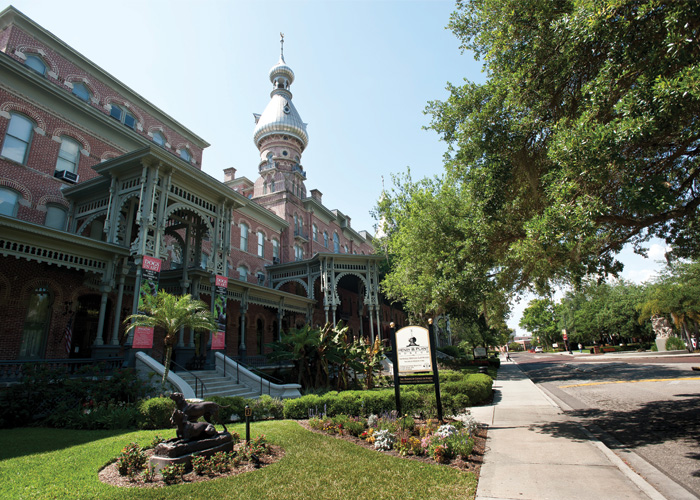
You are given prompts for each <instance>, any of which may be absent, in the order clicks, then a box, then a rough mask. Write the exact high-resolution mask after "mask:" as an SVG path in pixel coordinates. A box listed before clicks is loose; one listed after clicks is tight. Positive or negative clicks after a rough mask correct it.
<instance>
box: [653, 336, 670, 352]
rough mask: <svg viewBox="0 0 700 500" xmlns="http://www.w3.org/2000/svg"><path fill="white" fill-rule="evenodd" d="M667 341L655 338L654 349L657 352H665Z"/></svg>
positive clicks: (664, 338) (663, 338)
mask: <svg viewBox="0 0 700 500" xmlns="http://www.w3.org/2000/svg"><path fill="white" fill-rule="evenodd" d="M667 340H668V338H667V337H657V338H656V349H657V350H658V351H659V352H662V351H665V350H666V341H667Z"/></svg>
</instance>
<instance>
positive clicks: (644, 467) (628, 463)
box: [518, 367, 698, 500]
mask: <svg viewBox="0 0 700 500" xmlns="http://www.w3.org/2000/svg"><path fill="white" fill-rule="evenodd" d="M518 368H520V367H518ZM520 371H523V370H522V369H521V370H520ZM523 374H524V375H525V376H527V374H526V373H525V372H524V371H523ZM528 378H529V377H528ZM533 383H534V382H533ZM534 385H535V387H536V388H537V389H539V390H540V391H541V392H542V394H543V395H544V396H545V398H546V399H548V400H550V401H552V402H553V403H554V405H555V406H557V407H558V408H559V409H561V410H562V411H564V412H570V411H575V410H574V409H573V408H572V407H571V406H569V405H568V404H566V402H564V401H562V400H561V399H560V398H559V397H557V396H556V395H555V394H552V393H551V392H549V390H548V389H547V388H546V387H541V386H540V385H538V384H534ZM572 423H574V424H576V425H577V426H578V427H579V428H580V429H581V431H582V432H583V433H584V434H585V435H586V436H587V437H588V438H589V439H590V441H591V443H592V444H593V445H594V446H596V447H597V448H598V449H600V451H601V452H602V453H603V454H604V455H605V456H606V457H608V459H609V460H610V462H611V463H613V464H614V465H615V466H616V467H617V468H618V469H619V470H620V472H622V473H623V474H624V475H625V476H627V477H628V478H629V479H630V480H631V481H632V482H633V483H634V484H635V485H637V487H639V489H641V490H642V491H643V492H644V493H645V494H646V495H647V496H649V498H651V499H652V500H670V499H673V500H697V498H698V497H697V496H695V495H694V494H692V493H691V492H689V491H688V490H687V489H686V488H684V487H683V486H682V485H680V484H678V483H677V482H676V481H674V480H673V479H671V478H670V477H668V476H667V475H666V474H665V473H664V472H663V471H661V470H659V469H658V468H657V467H656V466H654V465H652V464H651V463H649V462H647V461H646V460H645V459H644V458H642V457H641V456H639V455H637V454H636V453H634V452H633V451H631V450H628V449H624V445H622V444H621V443H619V442H618V441H617V440H615V439H614V438H613V437H612V436H610V435H609V434H607V433H606V432H605V431H603V429H601V428H600V427H598V426H596V425H591V426H590V428H591V429H593V430H594V431H595V434H594V433H593V432H591V430H590V429H589V428H587V427H586V426H584V425H583V424H581V423H580V422H572ZM596 434H597V435H596ZM599 436H600V437H599ZM606 443H611V444H613V446H615V447H616V449H611V448H610V447H609V446H608V445H607V444H606ZM642 474H644V476H642ZM647 477H649V478H652V477H653V478H654V481H655V482H656V483H657V484H659V486H660V487H661V489H662V490H663V491H664V493H661V492H660V491H659V490H658V489H657V488H656V487H654V485H652V484H651V483H650V482H649V481H648V480H647V479H646V478H647Z"/></svg>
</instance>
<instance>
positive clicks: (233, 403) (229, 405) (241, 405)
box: [209, 396, 253, 423]
mask: <svg viewBox="0 0 700 500" xmlns="http://www.w3.org/2000/svg"><path fill="white" fill-rule="evenodd" d="M209 401H213V402H214V403H216V404H218V405H219V406H221V408H219V418H220V419H221V422H224V423H225V422H230V421H231V417H233V415H238V417H239V418H240V419H241V420H243V419H244V418H245V406H246V405H251V406H252V404H253V400H251V399H246V398H244V397H241V396H212V397H210V398H209Z"/></svg>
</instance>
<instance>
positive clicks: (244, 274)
mask: <svg viewBox="0 0 700 500" xmlns="http://www.w3.org/2000/svg"><path fill="white" fill-rule="evenodd" d="M236 271H238V279H240V280H241V281H248V268H247V267H245V266H238V269H236Z"/></svg>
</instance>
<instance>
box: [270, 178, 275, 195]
mask: <svg viewBox="0 0 700 500" xmlns="http://www.w3.org/2000/svg"><path fill="white" fill-rule="evenodd" d="M270 192H271V193H274V192H275V180H274V179H272V181H271V182H270Z"/></svg>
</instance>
